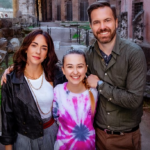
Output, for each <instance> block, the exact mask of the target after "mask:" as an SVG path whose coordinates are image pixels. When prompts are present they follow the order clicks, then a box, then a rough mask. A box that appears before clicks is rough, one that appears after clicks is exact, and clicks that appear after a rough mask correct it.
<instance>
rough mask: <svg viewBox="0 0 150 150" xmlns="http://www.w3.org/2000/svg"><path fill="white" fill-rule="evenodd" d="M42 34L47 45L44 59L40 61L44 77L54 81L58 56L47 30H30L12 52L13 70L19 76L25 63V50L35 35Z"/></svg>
mask: <svg viewBox="0 0 150 150" xmlns="http://www.w3.org/2000/svg"><path fill="white" fill-rule="evenodd" d="M39 34H41V35H43V36H44V37H45V40H46V43H47V45H48V52H47V57H46V59H45V60H44V61H43V62H42V66H43V69H44V72H45V76H46V79H47V80H48V81H49V82H53V81H54V70H55V69H56V63H57V62H58V58H57V56H56V54H55V51H54V44H53V41H52V38H51V37H50V35H49V34H48V33H47V32H44V31H43V30H41V29H37V30H34V31H32V32H30V33H29V34H28V35H27V36H26V37H25V38H24V40H23V43H22V45H21V47H20V48H19V50H18V51H17V52H16V53H15V54H14V57H13V61H14V71H15V73H16V75H17V76H18V77H19V76H20V75H21V74H23V72H24V69H25V66H26V63H27V54H26V50H27V49H28V47H29V46H30V44H31V43H32V41H33V40H34V39H35V37H36V36H37V35H39Z"/></svg>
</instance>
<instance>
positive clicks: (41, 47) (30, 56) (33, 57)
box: [26, 34, 48, 66]
mask: <svg viewBox="0 0 150 150" xmlns="http://www.w3.org/2000/svg"><path fill="white" fill-rule="evenodd" d="M47 52H48V45H47V43H46V40H45V37H44V36H43V35H41V34H39V35H37V36H36V37H35V39H34V40H33V41H32V42H31V44H30V45H29V47H28V49H27V51H26V53H27V64H29V65H37V66H38V65H41V63H42V62H43V61H44V59H45V58H46V57H47Z"/></svg>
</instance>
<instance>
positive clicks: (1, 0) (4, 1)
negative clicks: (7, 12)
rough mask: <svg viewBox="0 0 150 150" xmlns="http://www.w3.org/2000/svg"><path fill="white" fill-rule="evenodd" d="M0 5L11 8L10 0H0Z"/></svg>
mask: <svg viewBox="0 0 150 150" xmlns="http://www.w3.org/2000/svg"><path fill="white" fill-rule="evenodd" d="M0 7H2V8H12V0H0Z"/></svg>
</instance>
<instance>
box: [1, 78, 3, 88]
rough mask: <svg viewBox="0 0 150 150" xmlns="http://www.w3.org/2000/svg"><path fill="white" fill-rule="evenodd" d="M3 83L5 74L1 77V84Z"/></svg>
mask: <svg viewBox="0 0 150 150" xmlns="http://www.w3.org/2000/svg"><path fill="white" fill-rule="evenodd" d="M2 85H3V76H2V78H1V86H2Z"/></svg>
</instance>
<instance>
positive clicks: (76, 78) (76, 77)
mask: <svg viewBox="0 0 150 150" xmlns="http://www.w3.org/2000/svg"><path fill="white" fill-rule="evenodd" d="M71 78H72V79H74V80H78V79H79V78H80V76H71Z"/></svg>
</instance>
